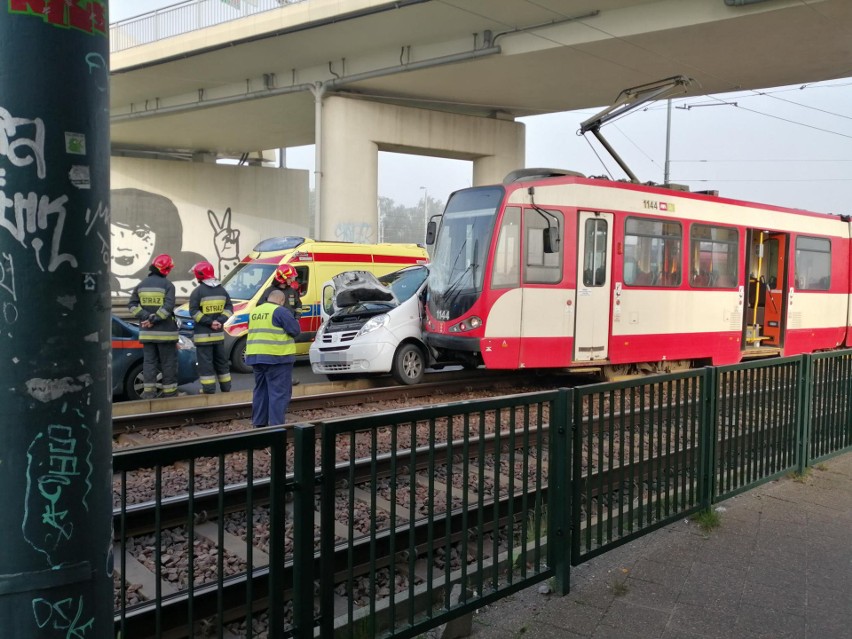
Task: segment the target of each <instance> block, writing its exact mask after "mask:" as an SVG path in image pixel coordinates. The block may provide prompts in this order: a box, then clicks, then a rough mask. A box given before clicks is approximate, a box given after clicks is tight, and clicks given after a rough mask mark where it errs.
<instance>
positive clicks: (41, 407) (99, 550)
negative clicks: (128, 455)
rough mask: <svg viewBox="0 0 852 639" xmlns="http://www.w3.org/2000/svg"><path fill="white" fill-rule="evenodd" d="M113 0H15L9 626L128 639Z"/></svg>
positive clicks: (8, 179)
mask: <svg viewBox="0 0 852 639" xmlns="http://www.w3.org/2000/svg"><path fill="white" fill-rule="evenodd" d="M108 60H109V42H108V18H107V3H106V0H89V1H88V2H65V0H8V1H6V2H3V3H1V4H0V357H1V358H2V359H0V512H2V514H3V516H2V518H0V540H2V543H0V628H2V630H0V635H2V636H3V638H4V639H7V638H8V639H25V638H26V639H42V638H45V639H48V638H49V639H59V638H60V637H61V638H66V637H112V636H114V634H115V633H114V632H113V621H112V611H113V594H112V551H111V548H112V541H111V538H112V472H111V459H112V437H111V423H112V414H111V412H112V409H111V379H110V377H111V375H110V336H111V330H110V284H109V264H110V226H109V111H108V110H109V101H108V82H109V71H108Z"/></svg>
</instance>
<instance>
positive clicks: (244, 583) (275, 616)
mask: <svg viewBox="0 0 852 639" xmlns="http://www.w3.org/2000/svg"><path fill="white" fill-rule="evenodd" d="M850 391H852V351H838V352H833V353H821V354H818V355H813V356H802V357H789V358H783V359H773V360H763V361H760V362H752V363H748V364H740V365H736V366H726V367H720V368H713V367H707V368H704V369H700V370H691V371H686V372H683V373H673V374H668V375H659V376H653V377H648V378H643V379H640V380H635V381H629V382H614V383H603V384H592V385H588V386H582V387H578V388H574V389H559V390H553V391H545V392H538V393H529V394H521V395H512V396H508V397H502V398H499V399H491V400H476V401H466V402H457V403H452V404H442V405H437V406H430V407H426V408H421V409H414V410H404V411H397V412H391V413H381V414H372V415H366V416H357V417H351V418H341V419H337V420H330V421H326V422H322V423H318V424H305V425H299V426H297V427H295V428H293V429H288V428H271V429H261V430H257V431H252V432H247V433H241V434H236V435H228V436H224V437H214V438H203V439H200V440H198V441H189V442H188V441H181V442H177V443H169V444H164V445H161V446H149V447H144V448H136V449H130V450H123V451H119V452H116V453H115V455H114V469H115V472H116V475H115V480H114V481H115V487H114V488H115V490H114V494H115V512H114V527H115V556H116V569H117V577H116V606H115V607H116V631H117V632H121V637H122V639H133V638H134V637H176V636H180V634H179V632H180V631H179V629H180V628H184V633H186V632H187V629H190V628H192V629H194V630H193V631H192V632H205V631H210V632H212V636H223V635H222V634H221V633H222V632H223V631H222V630H219V633H220V634H218V635H217V632H216V629H222V628H225V627H227V628H228V632H229V633H231V634H236V635H238V636H245V637H254V636H260V634H261V633H263V635H264V636H269V637H272V638H279V637H291V636H292V637H300V638H302V637H304V638H306V639H307V638H312V637H313V636H314V634H315V633H316V632H319V634H320V636H322V637H351V638H357V637H379V636H381V637H395V638H396V637H398V638H404V637H414V636H417V635H419V634H422V633H424V632H426V631H427V630H428V629H430V628H433V627H436V626H437V625H439V624H442V623H445V622H448V621H450V620H452V619H455V618H458V617H460V616H464V615H466V614H469V613H471V612H472V611H474V610H475V609H477V608H479V607H482V606H484V605H486V604H488V603H491V602H494V601H496V600H498V599H500V598H502V597H505V596H506V595H508V594H510V593H512V592H515V591H517V590H520V589H522V588H525V587H527V586H529V585H531V584H534V583H537V582H541V581H544V580H548V579H552V580H553V586H554V588H555V590H556V591H557V592H559V593H561V594H564V593H566V592H568V589H569V582H570V567H571V566H572V565H576V564H578V563H580V562H582V561H585V560H587V559H588V558H590V557H593V556H595V555H600V554H602V553H604V552H607V551H608V550H610V549H612V548H614V547H616V546H619V545H621V544H624V543H626V542H628V541H630V540H632V539H635V538H637V537H639V536H641V535H644V534H646V533H648V532H650V531H651V530H654V529H656V528H659V527H660V526H664V525H666V524H667V523H669V522H671V521H674V520H676V519H680V518H682V517H684V516H687V515H689V514H691V513H694V512H696V511H698V510H702V509H706V508H709V507H710V505H711V504H712V503H713V502H716V501H719V500H722V499H726V498H728V497H730V496H732V495H735V494H737V493H739V492H742V491H744V490H748V489H749V488H752V487H754V486H756V485H758V484H760V483H762V482H765V481H769V480H771V479H772V478H775V477H778V476H780V475H782V474H784V473H789V472H792V471H796V470H798V471H802V470H804V468H805V467H806V466H807V465H809V464H811V463H813V462H815V461H817V460H821V459H824V458H826V457H828V456H831V455H836V454H838V453H841V452H844V451H847V450H851V449H852V411H850V410H849V408H850V407H849V399H848V398H849V393H850ZM249 513H250V514H249ZM205 629H206V630H205Z"/></svg>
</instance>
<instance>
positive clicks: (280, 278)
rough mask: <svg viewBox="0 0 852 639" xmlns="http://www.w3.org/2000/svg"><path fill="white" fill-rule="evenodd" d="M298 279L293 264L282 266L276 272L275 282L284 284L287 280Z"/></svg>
mask: <svg viewBox="0 0 852 639" xmlns="http://www.w3.org/2000/svg"><path fill="white" fill-rule="evenodd" d="M295 279H296V268H295V267H294V266H293V265H292V264H282V265H281V266H279V267H278V270H277V271H275V281H276V282H278V283H279V284H284V282H285V281H286V280H295Z"/></svg>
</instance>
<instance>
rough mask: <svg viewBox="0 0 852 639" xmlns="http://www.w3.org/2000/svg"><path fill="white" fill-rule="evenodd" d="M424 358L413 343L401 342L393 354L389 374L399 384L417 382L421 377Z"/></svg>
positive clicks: (424, 362)
mask: <svg viewBox="0 0 852 639" xmlns="http://www.w3.org/2000/svg"><path fill="white" fill-rule="evenodd" d="M425 369H426V358H425V357H424V356H423V351H421V350H420V349H419V348H417V347H416V346H415V345H414V344H403V345H402V346H400V347H399V348H398V349H397V351H396V353H395V354H394V356H393V368H392V369H391V375H393V378H394V379H395V380H396V381H398V382H399V383H400V384H418V383H420V380H422V379H423V371H424V370H425Z"/></svg>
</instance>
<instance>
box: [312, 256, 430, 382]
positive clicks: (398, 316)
mask: <svg viewBox="0 0 852 639" xmlns="http://www.w3.org/2000/svg"><path fill="white" fill-rule="evenodd" d="M428 275H429V269H428V267H426V266H423V265H416V266H409V267H406V268H403V269H400V270H398V271H394V272H393V273H388V274H387V275H382V276H381V277H378V278H377V277H376V276H375V275H373V274H372V273H369V272H366V271H347V272H346V273H341V274H340V275H337V276H335V277H334V278H333V279H332V280H331V281H330V282H327V283H326V284H325V285H324V286H323V291H322V312H323V317H324V318H325V321H324V322H323V324H322V326H320V328H319V330H318V331H317V334H316V338H315V340H314V342H313V343H312V344H311V348H310V351H309V352H308V355H309V357H310V361H311V368H312V369H313V372H314V373H316V374H324V375H326V376H327V377H328V378H329V379H330V380H335V379H343V378H344V377H347V376H357V375H366V374H373V373H391V375H393V377H394V379H396V380H397V381H398V382H399V383H400V384H416V383H418V382H419V381H420V380H421V379H422V378H423V373H424V371H425V370H426V368H427V367H428V366H429V363H430V356H429V349H428V348H427V347H426V343H425V341H424V340H423V330H422V327H423V302H424V300H425V295H426V278H427V277H428Z"/></svg>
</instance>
